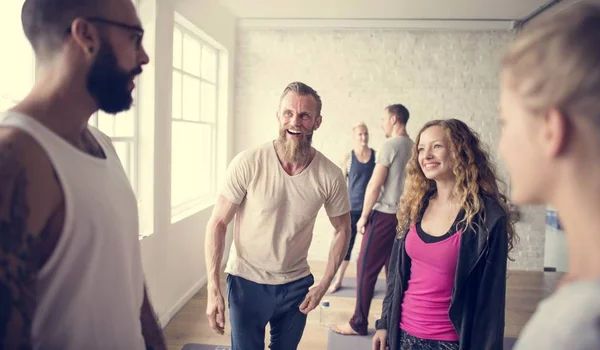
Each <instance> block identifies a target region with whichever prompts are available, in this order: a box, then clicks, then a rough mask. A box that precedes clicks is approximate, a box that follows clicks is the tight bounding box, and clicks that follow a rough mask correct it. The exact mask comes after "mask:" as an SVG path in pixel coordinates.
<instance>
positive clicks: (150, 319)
mask: <svg viewBox="0 0 600 350" xmlns="http://www.w3.org/2000/svg"><path fill="white" fill-rule="evenodd" d="M140 321H141V323H142V335H143V337H144V342H145V343H146V349H148V350H166V349H167V345H166V342H165V338H164V337H163V333H162V329H161V328H160V324H159V322H158V318H157V317H156V314H155V313H154V310H153V309H152V305H151V304H150V299H149V298H148V292H147V290H146V287H144V302H143V304H142V311H141V316H140Z"/></svg>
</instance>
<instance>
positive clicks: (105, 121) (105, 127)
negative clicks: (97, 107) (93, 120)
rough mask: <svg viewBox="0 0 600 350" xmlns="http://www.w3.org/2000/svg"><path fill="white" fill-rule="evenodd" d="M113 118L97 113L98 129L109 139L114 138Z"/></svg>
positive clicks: (112, 116) (100, 112)
mask: <svg viewBox="0 0 600 350" xmlns="http://www.w3.org/2000/svg"><path fill="white" fill-rule="evenodd" d="M114 128H115V116H114V115H112V114H106V113H104V112H102V111H98V129H100V131H102V132H103V133H105V134H106V135H107V136H109V137H115V133H114Z"/></svg>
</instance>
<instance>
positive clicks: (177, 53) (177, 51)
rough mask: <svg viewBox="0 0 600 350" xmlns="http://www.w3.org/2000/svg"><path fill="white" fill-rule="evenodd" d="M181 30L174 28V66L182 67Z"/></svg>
mask: <svg viewBox="0 0 600 350" xmlns="http://www.w3.org/2000/svg"><path fill="white" fill-rule="evenodd" d="M182 35H183V34H182V33H181V30H179V28H177V27H175V29H174V30H173V67H175V68H178V69H182V68H181V36H182Z"/></svg>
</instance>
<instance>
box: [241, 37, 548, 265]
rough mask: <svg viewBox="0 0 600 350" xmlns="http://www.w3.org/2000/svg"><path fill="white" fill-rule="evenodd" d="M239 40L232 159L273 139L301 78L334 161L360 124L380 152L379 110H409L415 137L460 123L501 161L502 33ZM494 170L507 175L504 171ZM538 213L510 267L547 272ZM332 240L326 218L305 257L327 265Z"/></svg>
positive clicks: (318, 142) (530, 216) (319, 143)
mask: <svg viewBox="0 0 600 350" xmlns="http://www.w3.org/2000/svg"><path fill="white" fill-rule="evenodd" d="M238 34H239V35H238V44H237V77H236V108H235V130H236V131H235V135H236V151H240V150H242V149H245V148H248V147H252V146H256V145H258V144H260V143H262V142H266V141H269V140H271V139H273V138H274V137H276V135H277V122H276V120H275V112H276V110H277V106H278V101H279V95H280V93H281V91H282V90H283V88H284V87H285V86H286V85H287V84H288V83H289V82H291V81H295V80H300V81H303V82H305V83H307V84H309V85H311V86H312V87H313V88H315V89H316V90H317V91H318V92H319V94H320V95H321V97H322V99H323V112H322V114H323V124H322V126H321V128H320V129H319V130H318V131H317V132H316V133H315V136H314V146H315V147H316V148H317V149H319V150H320V151H321V152H323V153H324V154H325V155H326V156H328V157H330V158H331V159H332V160H334V161H335V162H338V161H339V160H340V159H341V157H342V155H343V154H344V152H347V151H348V150H349V149H351V147H352V132H351V126H352V125H353V124H354V123H356V122H358V121H365V122H366V123H367V125H368V126H369V127H370V133H371V145H372V147H374V148H378V147H379V144H380V143H381V141H382V140H383V133H382V131H381V127H380V120H381V116H382V113H383V108H384V107H385V106H386V105H388V104H391V103H403V104H405V105H406V106H407V107H408V109H409V110H410V112H411V117H410V120H409V123H408V131H409V134H410V135H411V136H413V137H414V136H415V135H416V133H417V131H418V129H419V128H420V127H421V126H422V125H423V123H424V122H426V121H428V120H431V119H434V118H449V117H454V118H459V119H462V120H464V121H465V122H467V123H468V124H469V125H470V126H471V127H473V128H474V129H475V130H477V131H478V132H479V133H480V134H481V137H482V139H483V141H484V142H485V143H486V144H488V145H489V146H490V148H491V149H492V150H493V151H492V154H493V156H494V157H496V156H497V152H496V150H495V149H496V148H495V146H496V144H497V141H498V136H499V133H498V132H499V129H498V124H497V121H496V116H497V104H498V94H499V91H498V84H499V80H498V76H499V69H498V66H499V65H498V63H499V59H500V57H501V55H502V52H503V50H504V47H505V44H506V43H507V40H508V39H509V37H510V33H508V32H436V31H403V30H383V31H380V30H352V31H349V30H340V31H335V30H266V29H249V28H244V29H240V30H239V33H238ZM499 170H500V172H501V174H502V176H503V177H506V172H505V170H504V169H503V167H502V166H501V164H499ZM543 215H544V209H543V208H542V209H540V208H528V209H526V210H525V211H524V215H523V217H524V221H523V222H522V223H520V224H518V233H519V235H520V236H521V243H520V245H519V246H518V248H517V251H515V252H514V253H513V256H515V257H516V259H517V260H516V261H515V262H514V263H510V267H511V268H512V269H529V270H541V269H542V268H543V261H544V256H543V254H544V216H543ZM331 234H332V229H331V226H330V224H329V222H328V220H327V218H326V216H325V215H324V213H323V212H322V213H321V215H319V218H318V220H317V224H316V227H315V236H314V240H313V245H312V247H311V250H310V259H313V260H326V259H327V257H328V255H329V254H328V250H329V245H330V242H331ZM361 237H362V236H359V237H357V244H356V245H355V249H354V254H353V258H356V257H357V255H358V249H359V247H360V239H361Z"/></svg>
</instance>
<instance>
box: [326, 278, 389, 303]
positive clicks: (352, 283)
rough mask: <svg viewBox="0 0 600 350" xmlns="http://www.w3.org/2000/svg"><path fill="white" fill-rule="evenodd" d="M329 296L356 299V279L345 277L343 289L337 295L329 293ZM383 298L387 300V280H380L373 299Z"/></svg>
mask: <svg viewBox="0 0 600 350" xmlns="http://www.w3.org/2000/svg"><path fill="white" fill-rule="evenodd" d="M328 295H331V296H334V297H344V298H356V277H344V279H343V280H342V287H341V288H340V289H338V290H337V291H336V292H335V293H329V294H328ZM383 298H385V279H383V278H378V279H377V282H376V283H375V292H374V293H373V299H383Z"/></svg>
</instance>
